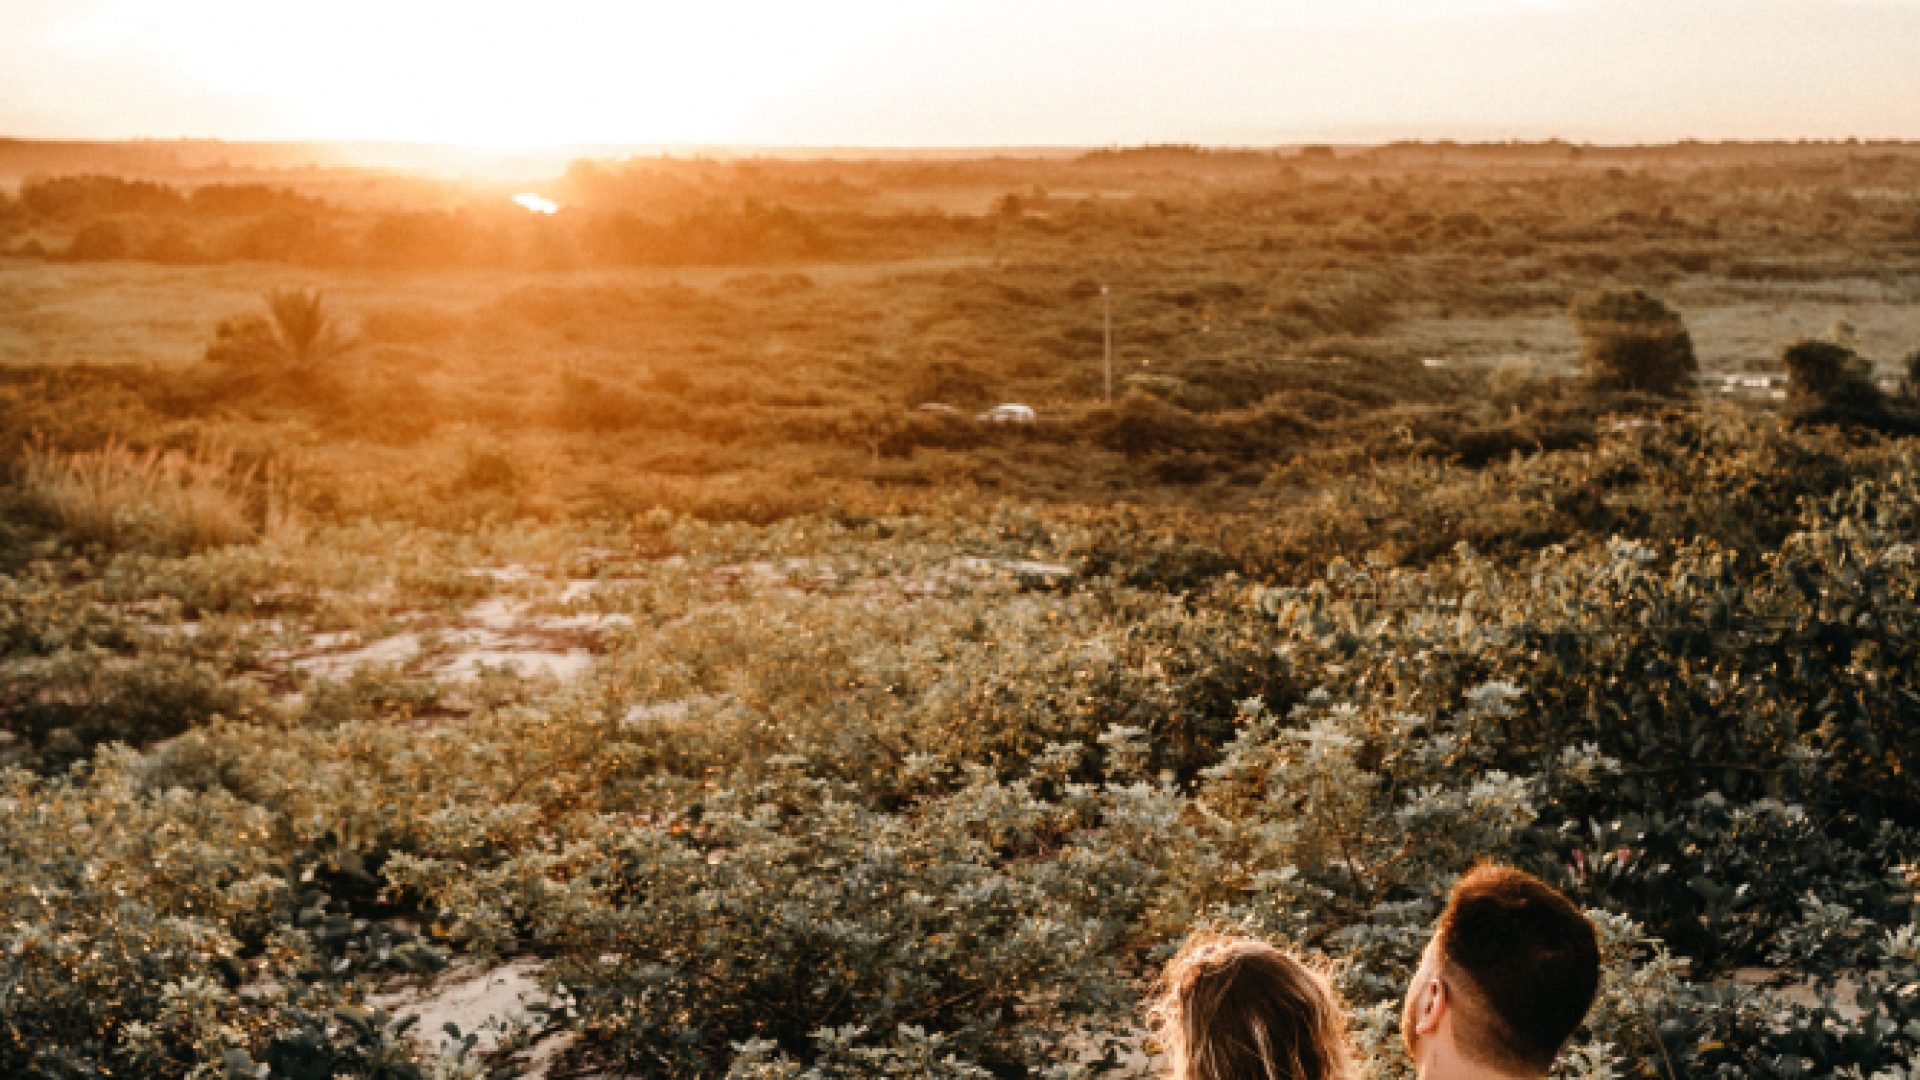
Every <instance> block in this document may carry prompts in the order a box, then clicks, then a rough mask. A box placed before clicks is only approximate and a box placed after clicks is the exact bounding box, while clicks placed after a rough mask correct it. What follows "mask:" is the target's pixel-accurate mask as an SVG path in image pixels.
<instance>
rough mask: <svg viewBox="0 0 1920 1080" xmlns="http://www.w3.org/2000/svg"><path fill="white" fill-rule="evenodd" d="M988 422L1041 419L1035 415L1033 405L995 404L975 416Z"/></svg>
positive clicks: (1006, 422)
mask: <svg viewBox="0 0 1920 1080" xmlns="http://www.w3.org/2000/svg"><path fill="white" fill-rule="evenodd" d="M974 419H975V420H979V421H981V422H983V423H988V424H1031V423H1033V422H1034V421H1035V420H1037V419H1039V417H1038V416H1036V415H1034V411H1033V406H1031V405H1011V404H1009V405H995V406H994V407H993V408H991V409H988V410H987V411H986V412H983V413H981V414H980V415H978V416H976V417H974Z"/></svg>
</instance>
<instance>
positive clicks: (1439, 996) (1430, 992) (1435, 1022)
mask: <svg viewBox="0 0 1920 1080" xmlns="http://www.w3.org/2000/svg"><path fill="white" fill-rule="evenodd" d="M1451 1004H1452V1003H1451V1002H1449V1001H1448V1000H1447V984H1446V983H1444V982H1442V981H1441V980H1440V977H1439V976H1438V975H1434V976H1431V977H1429V978H1428V979H1427V984H1426V985H1425V986H1422V987H1421V988H1420V992H1419V993H1418V994H1417V995H1415V997H1414V1001H1413V1030H1414V1032H1415V1033H1417V1034H1420V1035H1431V1034H1433V1033H1434V1032H1435V1031H1437V1030H1439V1028H1440V1021H1441V1020H1442V1019H1444V1018H1445V1017H1446V1015H1447V1008H1448V1006H1449V1005H1451Z"/></svg>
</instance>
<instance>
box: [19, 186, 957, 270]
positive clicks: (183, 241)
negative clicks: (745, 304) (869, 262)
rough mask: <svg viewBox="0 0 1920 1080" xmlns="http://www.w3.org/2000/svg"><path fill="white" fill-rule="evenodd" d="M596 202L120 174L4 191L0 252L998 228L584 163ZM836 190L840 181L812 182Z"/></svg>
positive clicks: (313, 258)
mask: <svg viewBox="0 0 1920 1080" xmlns="http://www.w3.org/2000/svg"><path fill="white" fill-rule="evenodd" d="M563 185H564V186H565V187H566V188H567V189H568V190H570V191H578V192H580V193H581V194H582V195H584V196H586V199H585V202H586V203H587V205H576V204H574V203H571V202H570V203H569V204H568V208H567V209H566V210H564V211H562V212H561V213H559V214H555V215H542V214H535V213H530V212H528V211H527V210H524V209H522V208H520V207H517V206H514V205H512V204H510V203H508V202H507V201H506V200H505V198H504V197H502V198H499V199H497V200H494V201H492V202H488V203H484V204H483V203H479V202H477V201H475V200H474V199H471V198H468V199H465V200H461V201H459V202H456V203H454V204H453V205H428V206H424V207H422V208H420V209H372V208H364V207H359V206H352V205H347V204H344V203H341V202H336V201H331V200H326V199H321V198H318V197H314V196H311V195H306V194H302V193H299V192H296V191H292V190H289V189H286V188H281V187H275V186H270V185H265V184H251V183H249V184H210V185H205V186H201V187H197V188H193V189H191V190H186V189H182V188H179V187H175V186H172V185H168V184H163V183H157V182H153V181H147V180H129V179H123V178H120V177H113V176H70V177H58V178H52V179H45V180H36V181H31V182H28V183H27V184H25V185H23V187H22V188H21V191H20V194H19V195H18V196H17V197H15V198H8V197H6V196H5V195H4V194H0V251H4V252H5V253H6V254H10V255H14V256H17V257H26V258H44V259H55V260H67V261H78V262H92V261H106V260H115V259H138V260H142V261H148V262H158V263H165V264H172V265H194V264H207V263H222V262H231V261H263V262H276V263H285V264H290V265H296V266H305V267H315V268H364V269H435V268H463V267H473V268H515V269H539V268H566V267H576V266H672V265H703V264H713V265H758V264H779V263H784V262H793V261H805V260H845V259H861V258H874V257H881V256H886V255H890V254H903V253H907V252H909V251H911V252H913V253H925V252H927V251H928V250H929V249H930V248H932V249H934V250H938V249H940V248H941V247H942V246H944V245H945V244H946V243H948V242H950V241H964V240H966V239H968V238H970V237H974V236H977V235H980V234H982V233H983V232H984V231H986V230H988V229H990V228H991V227H992V225H991V223H990V222H988V223H983V222H982V221H981V220H980V219H979V218H977V217H976V218H969V217H957V216H949V215H947V214H943V213H939V212H934V211H924V210H892V211H889V212H885V213H863V212H857V211H853V210H832V209H807V210H800V209H796V208H795V207H793V206H791V205H788V204H786V203H784V202H775V201H767V200H763V199H761V198H758V197H753V196H751V195H748V196H741V195H739V194H737V193H736V192H735V191H733V190H731V189H728V188H725V187H718V186H715V187H709V188H702V187H701V186H700V185H699V184H698V178H697V177H695V178H692V179H681V178H666V177H662V176H655V175H652V174H636V173H635V172H632V171H618V172H596V171H595V170H593V169H591V168H588V169H576V170H574V172H573V173H570V174H569V176H568V177H567V178H566V180H565V181H563ZM816 186H817V187H818V188H819V190H818V191H816V192H815V195H816V198H815V199H814V200H813V201H815V202H816V203H817V202H818V201H819V198H818V196H821V195H827V196H831V194H832V191H831V185H816Z"/></svg>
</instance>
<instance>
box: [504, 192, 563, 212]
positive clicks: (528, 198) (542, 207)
mask: <svg viewBox="0 0 1920 1080" xmlns="http://www.w3.org/2000/svg"><path fill="white" fill-rule="evenodd" d="M513 201H514V205H516V206H520V207H523V208H525V209H526V210H527V211H528V212H529V213H534V214H557V213H559V212H560V204H559V203H557V202H554V201H553V200H552V199H549V198H547V197H546V196H544V195H536V194H534V193H533V192H531V191H524V192H521V193H520V194H518V195H515V196H514V197H513Z"/></svg>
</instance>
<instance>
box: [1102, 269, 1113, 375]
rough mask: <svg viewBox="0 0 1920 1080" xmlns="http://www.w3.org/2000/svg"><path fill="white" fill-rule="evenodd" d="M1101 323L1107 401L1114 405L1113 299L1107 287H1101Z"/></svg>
mask: <svg viewBox="0 0 1920 1080" xmlns="http://www.w3.org/2000/svg"><path fill="white" fill-rule="evenodd" d="M1100 322H1101V327H1102V329H1101V337H1102V339H1103V340H1104V342H1105V346H1106V348H1105V354H1106V373H1107V379H1106V385H1107V392H1106V401H1107V404H1109V405H1111V404H1113V297H1111V296H1109V295H1107V287H1106V286H1105V285H1102V286H1100Z"/></svg>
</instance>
